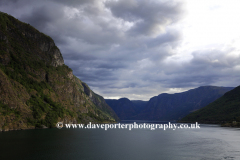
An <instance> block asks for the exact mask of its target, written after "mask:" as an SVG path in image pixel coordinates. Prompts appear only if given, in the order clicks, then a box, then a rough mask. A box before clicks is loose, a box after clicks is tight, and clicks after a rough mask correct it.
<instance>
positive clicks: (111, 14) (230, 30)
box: [0, 0, 240, 100]
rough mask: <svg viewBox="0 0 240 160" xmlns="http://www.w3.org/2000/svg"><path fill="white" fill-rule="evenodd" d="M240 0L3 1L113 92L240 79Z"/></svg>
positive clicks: (95, 85)
mask: <svg viewBox="0 0 240 160" xmlns="http://www.w3.org/2000/svg"><path fill="white" fill-rule="evenodd" d="M239 8H240V3H239V1H238V0H206V1H203V0H181V1H180V0H41V1H40V0H0V11H2V12H6V13H8V14H11V15H12V16H14V17H16V18H18V19H19V20H21V21H24V22H26V23H29V24H31V25H32V26H34V27H35V28H37V29H38V30H40V31H41V32H43V33H45V34H47V35H49V36H51V37H52V38H53V39H54V41H55V43H56V45H57V46H58V47H59V48H60V50H61V53H62V55H63V57H64V61H65V64H66V65H68V66H69V67H71V68H72V69H73V73H74V74H75V75H76V76H77V77H78V78H80V79H81V80H82V81H84V82H86V83H87V84H88V85H89V86H90V87H91V89H92V90H93V91H95V92H96V93H98V94H100V95H102V96H104V97H105V98H120V97H127V98H129V99H132V100H133V99H140V100H148V99H149V98H151V97H153V96H156V95H158V94H160V93H164V92H165V93H176V92H182V91H185V90H188V89H191V88H195V87H199V86H205V85H215V86H230V87H236V86H238V85H240V10H239Z"/></svg>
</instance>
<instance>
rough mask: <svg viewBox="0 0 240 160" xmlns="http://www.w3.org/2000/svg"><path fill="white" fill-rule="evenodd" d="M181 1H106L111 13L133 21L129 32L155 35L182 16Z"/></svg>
mask: <svg viewBox="0 0 240 160" xmlns="http://www.w3.org/2000/svg"><path fill="white" fill-rule="evenodd" d="M181 5H182V4H181V3H179V2H174V1H170V2H166V1H153V0H150V1H148V0H139V1H138V0H130V1H129V0H121V1H107V3H106V6H107V7H108V8H110V10H111V12H112V13H113V15H115V16H116V17H118V18H122V19H124V20H126V21H129V22H133V23H134V25H133V27H132V28H131V29H130V30H129V34H133V35H141V34H143V35H156V34H158V33H160V32H163V30H164V28H165V27H166V25H168V24H170V23H174V22H177V21H178V20H179V19H180V18H181V16H182V10H181Z"/></svg>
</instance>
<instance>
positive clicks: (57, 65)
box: [0, 12, 118, 131]
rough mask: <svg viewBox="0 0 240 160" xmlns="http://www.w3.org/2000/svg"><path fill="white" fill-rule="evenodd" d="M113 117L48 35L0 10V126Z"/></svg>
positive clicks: (97, 119) (12, 127)
mask: <svg viewBox="0 0 240 160" xmlns="http://www.w3.org/2000/svg"><path fill="white" fill-rule="evenodd" d="M115 120H118V117H117V115H116V114H115V113H114V111H113V110H112V109H111V108H110V107H109V106H108V105H107V104H106V103H105V101H104V99H103V97H101V96H99V95H97V94H95V93H94V92H93V91H91V90H90V88H89V87H88V86H87V85H86V84H85V83H83V82H81V81H80V80H79V79H78V78H77V77H75V76H74V75H73V74H72V70H71V69H70V68H69V67H68V66H66V65H65V64H64V60H63V57H62V55H61V53H60V51H59V49H58V48H57V46H56V45H55V44H54V41H53V40H52V39H51V38H50V37H49V36H46V35H44V34H43V33H40V32H39V31H37V30H36V29H35V28H33V27H32V26H30V25H29V24H26V23H23V22H20V21H18V20H17V19H15V18H14V17H12V16H10V15H7V14H5V13H2V12H1V13H0V131H1V130H5V131H7V130H16V129H27V128H35V127H44V126H47V127H54V126H55V124H56V123H57V122H58V121H64V123H68V122H73V123H77V122H78V123H86V122H89V121H91V122H104V121H115Z"/></svg>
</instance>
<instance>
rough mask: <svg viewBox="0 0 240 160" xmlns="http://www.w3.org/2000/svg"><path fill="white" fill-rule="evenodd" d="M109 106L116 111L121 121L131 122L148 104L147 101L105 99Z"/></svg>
mask: <svg viewBox="0 0 240 160" xmlns="http://www.w3.org/2000/svg"><path fill="white" fill-rule="evenodd" d="M105 101H106V102H107V104H108V105H109V106H110V107H111V108H112V109H113V110H114V111H115V113H116V114H117V115H118V117H119V118H120V119H121V120H131V119H135V117H136V116H137V115H138V114H139V113H140V112H141V111H142V109H143V108H144V107H145V105H146V104H147V102H146V101H140V100H135V101H130V100H129V99H127V98H120V99H118V100H116V99H105Z"/></svg>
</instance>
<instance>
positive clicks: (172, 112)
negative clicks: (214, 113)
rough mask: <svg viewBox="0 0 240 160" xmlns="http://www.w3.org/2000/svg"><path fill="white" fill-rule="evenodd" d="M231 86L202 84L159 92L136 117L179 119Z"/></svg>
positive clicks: (215, 97) (209, 101) (161, 119)
mask: <svg viewBox="0 0 240 160" xmlns="http://www.w3.org/2000/svg"><path fill="white" fill-rule="evenodd" d="M231 89H233V88H232V87H215V86H203V87H199V88H196V89H191V90H189V91H186V92H182V93H175V94H166V93H164V94H160V95H158V96H156V97H153V98H151V99H150V100H149V102H148V104H147V105H146V108H145V109H144V110H143V111H142V112H141V113H140V114H139V115H138V119H143V120H160V121H170V120H179V119H181V118H182V117H184V116H186V115H187V114H189V113H190V112H193V111H195V110H198V109H200V108H202V107H204V106H206V105H208V104H209V103H211V102H213V101H214V100H216V99H217V98H219V97H221V96H222V95H223V94H224V93H226V92H227V91H229V90H231Z"/></svg>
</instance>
